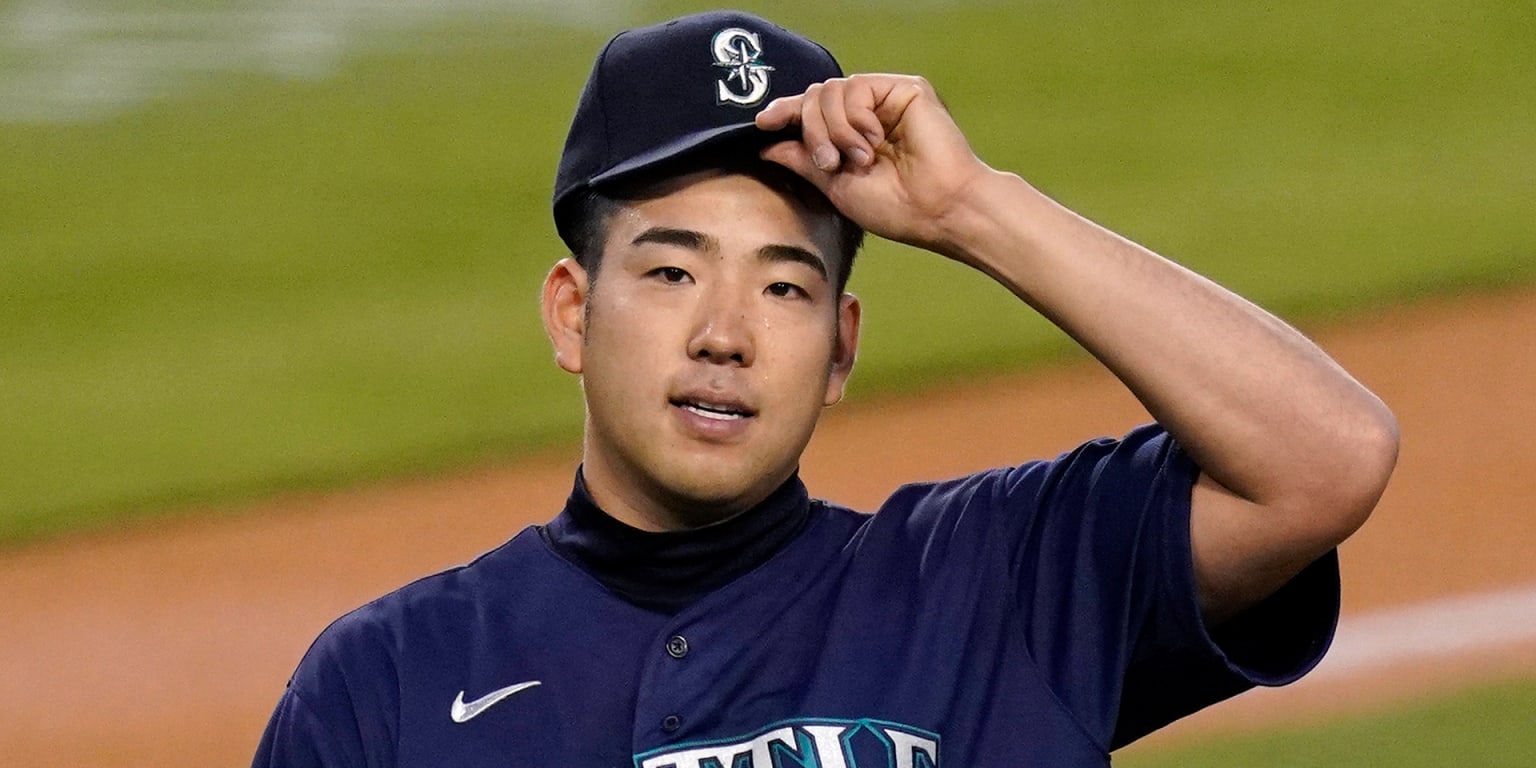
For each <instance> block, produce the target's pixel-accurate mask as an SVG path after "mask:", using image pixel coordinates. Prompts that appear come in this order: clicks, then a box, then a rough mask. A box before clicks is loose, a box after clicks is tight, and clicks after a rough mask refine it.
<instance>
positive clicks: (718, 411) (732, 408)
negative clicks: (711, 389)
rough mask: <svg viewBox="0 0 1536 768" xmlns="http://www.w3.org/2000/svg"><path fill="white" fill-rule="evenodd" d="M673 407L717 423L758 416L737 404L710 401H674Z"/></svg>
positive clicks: (689, 399) (686, 399)
mask: <svg viewBox="0 0 1536 768" xmlns="http://www.w3.org/2000/svg"><path fill="white" fill-rule="evenodd" d="M672 405H675V406H677V407H678V408H681V409H683V410H685V411H688V412H689V413H694V414H697V415H699V416H702V417H703V418H706V419H714V420H716V421H734V420H736V419H748V418H751V417H753V416H755V415H757V414H756V412H754V411H752V410H751V409H750V408H747V407H746V406H743V405H738V404H736V403H720V402H711V401H708V400H695V399H691V398H683V399H674V400H672Z"/></svg>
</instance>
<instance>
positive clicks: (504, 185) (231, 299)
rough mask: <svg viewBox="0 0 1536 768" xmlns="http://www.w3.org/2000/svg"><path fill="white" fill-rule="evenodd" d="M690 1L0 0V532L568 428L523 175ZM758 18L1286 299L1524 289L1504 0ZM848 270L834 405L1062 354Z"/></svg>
mask: <svg viewBox="0 0 1536 768" xmlns="http://www.w3.org/2000/svg"><path fill="white" fill-rule="evenodd" d="M696 7H699V6H698V4H688V3H639V2H621V3H590V2H589V3H565V4H560V3H555V2H521V3H519V2H491V1H489V0H484V1H482V2H448V3H423V2H416V3H411V2H397V3H390V4H352V5H348V4H321V3H314V4H306V3H295V2H287V3H278V2H265V3H263V2H246V3H235V2H225V3H212V2H208V3H190V2H171V0H161V1H160V2H124V3H87V2H47V1H44V0H5V1H4V2H0V94H3V96H4V98H3V104H0V120H3V121H4V122H0V169H3V170H0V414H3V419H4V429H3V431H0V466H5V467H7V471H6V472H4V473H3V474H0V540H4V541H13V542H14V541H16V540H20V539H24V538H27V537H30V536H34V535H37V534H40V533H47V532H59V531H63V530H68V529H72V528H77V527H80V526H88V525H99V524H102V523H105V522H110V521H113V520H116V519H119V518H121V517H122V516H124V515H129V514H145V513H153V512H155V511H157V510H162V509H165V508H168V507H172V506H177V505H181V504H185V503H187V502H191V501H207V500H229V499H235V498H242V497H248V496H252V495H259V494H262V493H265V492H269V491H272V490H278V489H284V488H292V487H307V486H315V485H335V484H340V483H345V482H352V481H356V480H359V479H364V478H372V477H381V476H389V475H396V474H400V473H419V472H425V471H438V470H442V469H445V468H449V467H452V466H458V465H461V464H463V463H466V462H484V461H490V460H501V459H506V458H508V457H515V456H518V455H521V454H524V453H526V452H527V451H529V450H532V449H535V448H538V447H541V446H546V445H549V444H552V443H568V442H570V441H572V440H574V439H576V437H577V435H578V431H579V418H580V409H579V401H578V399H577V398H578V395H577V387H576V383H575V382H574V380H572V379H570V378H568V377H565V376H564V375H562V374H560V373H558V371H557V370H556V369H555V367H554V366H553V365H551V364H550V360H549V353H548V351H547V346H546V342H545V340H544V339H543V337H542V333H541V331H540V329H539V327H538V324H537V318H536V314H535V311H534V310H535V297H536V288H537V285H538V281H539V279H540V278H541V276H542V274H543V272H544V271H545V270H546V269H547V267H548V266H549V265H550V264H551V263H552V262H553V261H554V260H555V259H556V258H558V257H560V256H561V255H563V254H562V251H561V249H560V247H559V245H558V240H557V239H556V238H555V237H554V234H553V228H552V227H551V226H550V224H549V221H548V214H547V199H548V192H549V187H550V181H551V177H552V173H553V167H554V163H555V160H556V157H557V154H558V150H559V146H560V143H561V139H562V136H563V131H564V128H565V126H566V124H567V122H568V120H569V115H570V111H571V109H572V106H573V103H574V99H575V95H576V92H577V91H578V89H579V88H580V85H581V82H582V81H583V79H584V77H585V74H586V69H587V67H588V66H589V63H590V59H591V56H592V54H593V53H594V52H595V50H596V49H597V47H598V46H599V45H600V44H601V43H602V41H603V40H604V39H606V38H607V36H608V35H610V34H611V33H612V31H614V30H615V29H617V28H620V27H622V26H625V25H630V24H634V23H639V22H644V21H648V20H654V19H660V18H665V17H667V16H669V15H673V14H675V13H680V12H684V11H687V10H692V9H695V8H696ZM771 13H772V15H773V16H774V17H775V18H776V19H778V20H781V21H782V22H783V23H785V24H786V25H788V26H792V27H796V28H799V29H803V30H807V31H810V32H813V33H814V34H815V35H817V36H818V37H820V38H821V39H823V40H824V41H825V42H826V43H828V44H829V46H830V47H832V48H833V49H834V50H835V51H837V52H838V54H839V56H840V58H841V59H842V61H843V63H844V65H845V67H846V68H847V69H849V70H894V71H909V72H919V73H923V74H925V75H927V76H928V77H929V78H930V79H931V80H933V81H934V82H935V83H936V84H937V86H938V88H939V89H940V91H941V93H943V94H944V96H945V98H946V99H947V101H948V103H949V104H950V106H951V107H952V108H953V110H954V112H955V114H956V115H957V117H958V119H959V121H960V123H961V124H962V126H964V127H965V128H966V129H967V130H968V132H969V135H970V137H971V138H972V140H973V143H974V144H975V146H976V148H977V150H978V151H979V153H980V154H982V155H983V157H984V158H985V159H987V160H988V161H990V162H991V163H993V164H994V165H997V166H1000V167H1004V168H1009V169H1014V170H1017V171H1019V172H1020V173H1022V174H1023V175H1025V176H1026V177H1027V178H1029V179H1030V180H1032V181H1033V182H1034V183H1036V184H1037V185H1038V186H1040V187H1042V188H1044V189H1045V190H1047V191H1048V192H1050V193H1051V194H1053V195H1055V196H1057V197H1058V198H1060V199H1061V200H1063V201H1064V202H1066V203H1067V204H1068V205H1071V206H1073V207H1075V208H1077V209H1078V210H1080V211H1082V212H1084V213H1085V214H1086V215H1089V216H1091V217H1093V218H1096V219H1098V220H1100V221H1102V222H1104V223H1106V224H1108V225H1110V226H1111V227H1113V228H1115V229H1117V230H1118V231H1121V232H1123V233H1125V234H1127V235H1128V236H1130V237H1132V238H1135V239H1137V240H1139V241H1141V242H1144V243H1146V244H1148V245H1150V246H1152V247H1153V248H1155V249H1157V250H1159V251H1161V252H1164V253H1166V254H1168V255H1170V256H1172V257H1174V258H1176V259H1178V260H1180V261H1182V262H1184V263H1186V264H1189V265H1191V266H1193V267H1195V268H1196V269H1198V270H1201V271H1203V272H1205V273H1207V274H1209V275H1211V276H1212V277H1214V278H1216V279H1217V280H1219V281H1221V282H1223V283H1226V284H1228V285H1230V286H1232V287H1234V288H1236V289H1237V290H1239V291H1241V292H1243V293H1244V294H1246V295H1248V296H1250V297H1252V298H1254V299H1256V300H1257V301H1259V302H1260V303H1263V304H1265V305H1266V306H1269V307H1271V308H1274V309H1276V310H1278V311H1280V312H1281V313H1283V314H1285V315H1286V316H1288V317H1292V318H1296V319H1300V320H1302V321H1306V320H1308V319H1316V318H1318V317H1320V316H1323V315H1330V316H1331V315H1337V314H1340V313H1347V312H1350V311H1354V310H1356V309H1359V308H1361V307H1364V306H1371V305H1377V304H1380V303H1383V302H1391V301H1395V300H1399V299H1402V298H1405V297H1411V296H1415V295H1419V294H1423V293H1426V292H1434V291H1449V290H1461V289H1466V288H1476V287H1479V286H1492V285H1502V284H1507V283H1512V282H1520V281H1527V280H1530V279H1531V278H1532V277H1536V257H1533V253H1536V216H1533V215H1531V214H1532V211H1533V210H1536V205H1533V204H1536V185H1533V183H1532V180H1533V179H1536V131H1533V129H1532V126H1533V125H1536V56H1533V55H1532V40H1533V39H1536V26H1533V22H1532V12H1531V10H1530V7H1529V4H1527V3H1519V2H1476V3H1462V2H1456V3H1452V2H1438V3H1425V2H1415V3H1407V2H1396V3H1392V2H1388V3H1373V4H1363V5H1340V4H1334V3H1323V2H1301V3H1294V4H1289V5H1286V6H1284V7H1281V6H1273V5H1269V4H1247V3H1179V4H1163V3H1138V2H1131V3H1117V4H1086V3H1067V2H1059V3H1050V2H1047V3H1030V4H1027V5H1013V4H1003V3H981V2H977V3H965V2H950V3H940V2H906V3H897V4H874V3H846V2H814V3H813V2H784V3H777V4H774V5H773V8H772V10H771ZM853 290H855V291H856V292H858V293H860V294H861V295H862V296H863V298H864V299H865V302H866V307H867V314H868V317H869V319H870V322H869V323H868V325H867V328H868V331H867V335H866V339H865V345H864V349H863V359H862V360H861V364H860V371H859V373H858V375H857V376H856V379H855V394H856V396H857V395H866V394H870V393H876V392H881V391H889V390H893V389H902V388H913V387H917V386H921V385H924V384H927V383H932V382H936V381H941V380H944V379H950V378H955V377H960V376H964V375H967V374H969V373H973V372H976V371H978V370H995V369H1008V368H1017V367H1020V366H1026V365H1030V364H1032V363H1036V362H1038V361H1041V360H1043V359H1048V358H1051V357H1054V356H1057V355H1060V354H1062V353H1064V352H1066V351H1067V350H1068V349H1069V345H1068V344H1067V343H1066V342H1065V340H1064V339H1063V338H1062V337H1061V336H1060V335H1059V334H1057V333H1056V332H1055V331H1053V330H1051V329H1049V328H1048V327H1047V326H1046V325H1045V324H1044V323H1043V322H1042V321H1040V320H1039V319H1037V318H1035V317H1034V316H1032V315H1031V314H1030V313H1029V312H1026V311H1022V310H1020V309H1019V308H1017V307H1016V306H1015V305H1014V302H1013V300H1012V299H1011V297H1008V296H1006V295H1005V294H1004V293H1003V292H1002V291H1001V290H1000V289H997V288H996V287H994V286H992V285H991V284H989V283H987V282H986V281H985V280H982V279H980V278H978V277H977V276H975V275H972V274H969V273H968V272H967V271H966V270H964V269H962V268H959V267H956V266H953V265H951V264H948V263H943V262H941V261H940V260H938V259H936V258H933V257H931V256H929V255H927V254H921V253H914V252H910V251H906V250H903V249H898V248H895V247H892V246H890V245H889V244H886V243H875V244H873V245H872V246H871V247H870V248H869V250H868V252H867V253H866V255H865V257H864V259H863V261H862V264H861V268H860V269H859V270H858V271H857V272H856V274H855V277H854V281H853Z"/></svg>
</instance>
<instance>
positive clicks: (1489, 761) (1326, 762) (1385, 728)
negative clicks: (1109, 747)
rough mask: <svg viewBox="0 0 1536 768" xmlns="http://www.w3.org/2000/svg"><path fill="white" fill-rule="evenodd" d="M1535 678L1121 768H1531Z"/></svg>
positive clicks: (1231, 739)
mask: <svg viewBox="0 0 1536 768" xmlns="http://www.w3.org/2000/svg"><path fill="white" fill-rule="evenodd" d="M1533 723H1536V679H1530V678H1527V679H1523V680H1515V681H1511V682H1507V683H1500V684H1498V685H1494V686H1490V687H1483V688H1478V689H1475V690H1471V691H1467V692H1463V693H1459V694H1456V695H1454V696H1449V697H1445V698H1441V699H1436V700H1435V701H1433V702H1427V703H1426V702H1419V703H1417V704H1416V705H1410V706H1405V707H1403V708H1401V709H1397V710H1394V711H1390V712H1387V713H1383V714H1378V715H1374V716H1368V717H1349V718H1344V719H1340V720H1337V721H1335V722H1331V723H1328V724H1326V725H1319V726H1312V727H1306V728H1299V727H1293V728H1284V729H1277V730H1273V731H1265V732H1262V733H1256V734H1250V735H1243V736H1224V737H1217V738H1211V739H1207V740H1202V741H1199V742H1197V743H1194V744H1190V745H1186V746H1180V747H1176V748H1166V747H1164V748H1157V747H1152V748H1148V747H1146V746H1132V747H1131V748H1129V749H1127V750H1125V751H1123V752H1119V753H1116V755H1115V759H1114V764H1115V765H1116V766H1118V768H1174V766H1178V767H1179V768H1206V767H1207V766H1210V767H1211V768H1215V767H1216V766H1222V767H1223V768H1227V767H1230V766H1242V767H1243V768H1270V767H1271V766H1273V768H1281V766H1284V767H1285V768H1325V766H1326V768H1337V767H1338V766H1365V765H1383V766H1386V765H1389V766H1393V768H1443V766H1449V765H1475V766H1478V768H1528V767H1529V766H1531V765H1536V727H1532V725H1533Z"/></svg>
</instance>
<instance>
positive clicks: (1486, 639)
mask: <svg viewBox="0 0 1536 768" xmlns="http://www.w3.org/2000/svg"><path fill="white" fill-rule="evenodd" d="M1532 642H1536V584H1527V585H1524V586H1518V587H1512V588H1508V589H1499V590H1494V591H1490V592H1478V593H1473V594H1467V595H1456V596H1451V597H1445V598H1438V599H1435V600H1429V601H1426V602H1422V603H1415V604H1412V605H1408V606H1402V607H1398V608H1388V609H1382V610H1378V611H1372V612H1368V613H1362V614H1358V615H1348V614H1346V615H1345V616H1344V617H1343V618H1341V619H1340V621H1339V629H1338V632H1337V633H1336V634H1335V636H1334V641H1333V647H1332V648H1331V649H1329V651H1328V655H1327V656H1325V657H1324V658H1323V661H1322V663H1320V664H1319V665H1318V666H1317V668H1316V669H1315V670H1313V671H1312V673H1311V674H1310V675H1308V676H1307V680H1313V681H1315V680H1319V679H1333V678H1339V677H1347V676H1353V675H1359V674H1365V673H1370V672H1375V671H1379V670H1383V669H1387V668H1389V667H1394V666H1398V665H1403V664H1414V663H1424V662H1430V661H1435V660H1441V659H1447V658H1453V657H1458V656H1464V655H1466V654H1469V653H1476V652H1480V651H1489V650H1495V649H1499V648H1504V647H1509V646H1516V645H1521V644H1524V643H1532Z"/></svg>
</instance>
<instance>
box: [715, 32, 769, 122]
mask: <svg viewBox="0 0 1536 768" xmlns="http://www.w3.org/2000/svg"><path fill="white" fill-rule="evenodd" d="M710 49H711V50H712V51H713V52H714V54H715V66H717V67H721V68H723V69H725V70H727V72H726V74H725V77H724V78H722V79H720V80H718V81H716V82H715V102H716V103H717V104H735V105H737V106H740V107H751V106H756V105H757V103H758V102H760V101H762V100H763V97H765V96H767V95H768V73H769V72H772V71H773V67H770V66H768V65H767V64H764V63H762V62H761V61H759V59H760V58H761V57H762V55H763V43H762V40H761V39H760V38H759V37H758V36H757V33H756V32H748V31H747V30H745V29H741V28H739V27H731V28H729V29H722V30H720V31H719V32H716V33H715V39H714V40H712V41H710Z"/></svg>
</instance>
